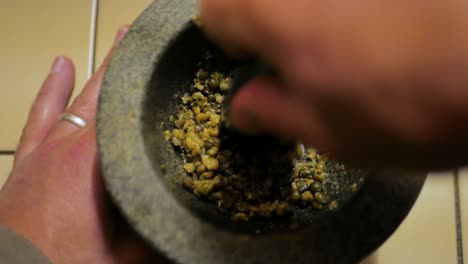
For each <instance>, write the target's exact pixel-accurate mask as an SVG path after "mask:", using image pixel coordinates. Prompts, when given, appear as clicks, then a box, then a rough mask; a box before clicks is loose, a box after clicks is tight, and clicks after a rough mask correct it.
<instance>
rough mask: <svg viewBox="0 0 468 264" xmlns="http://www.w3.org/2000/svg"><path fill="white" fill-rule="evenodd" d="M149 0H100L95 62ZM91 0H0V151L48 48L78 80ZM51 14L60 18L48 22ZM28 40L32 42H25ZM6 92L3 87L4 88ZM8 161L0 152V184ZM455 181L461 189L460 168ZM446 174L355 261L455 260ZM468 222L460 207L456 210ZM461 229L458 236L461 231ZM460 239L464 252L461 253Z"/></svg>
mask: <svg viewBox="0 0 468 264" xmlns="http://www.w3.org/2000/svg"><path fill="white" fill-rule="evenodd" d="M151 2H152V1H150V0H100V1H99V12H98V24H97V39H96V50H95V52H96V56H95V61H96V62H97V63H98V64H99V63H100V62H101V61H102V59H103V58H104V56H105V54H106V53H107V51H108V49H109V47H110V46H111V45H112V42H113V39H114V36H115V32H116V30H117V28H119V27H120V26H121V25H124V24H131V22H132V21H133V19H134V18H135V17H137V15H138V14H139V13H141V11H142V10H144V8H146V7H147V6H148V5H149V4H150V3H151ZM90 17H91V0H87V1H73V0H61V1H60V0H43V1H26V0H17V1H0V32H5V33H4V36H8V37H6V38H3V39H2V41H1V42H0V55H1V56H0V58H2V60H1V61H0V78H2V80H4V84H5V86H4V87H6V88H4V93H3V96H2V97H0V109H1V110H3V111H0V122H1V123H3V124H9V125H8V126H4V127H2V128H0V131H1V134H0V135H1V137H0V151H5V150H6V151H12V150H14V148H15V146H16V142H17V140H18V137H19V133H20V131H21V127H22V125H23V122H24V119H25V117H26V115H27V111H28V109H29V105H30V103H31V101H32V100H33V98H34V96H35V93H36V91H37V89H38V87H39V85H40V83H41V82H42V79H43V77H44V75H45V74H46V72H47V70H48V68H49V64H50V63H51V61H52V59H53V57H54V55H56V54H69V55H70V56H71V57H72V58H73V59H74V60H75V62H76V65H77V70H78V82H77V87H78V88H81V87H82V85H83V83H84V82H85V80H86V71H87V56H88V51H89V49H88V42H89V27H90ZM56 21H61V22H60V23H56ZM32 40H34V41H32ZM5 81H6V83H5ZM5 91H6V94H5ZM12 162H13V157H12V156H11V155H0V185H1V183H2V182H3V180H4V179H6V177H7V175H8V173H9V171H10V169H11V165H12ZM463 174H467V175H466V176H462V177H461V178H460V185H461V186H462V190H463V186H464V187H465V189H466V190H468V171H467V172H466V173H463ZM463 205H465V206H468V191H467V192H463V191H462V208H463ZM454 215H455V213H454V192H453V177H452V176H451V174H450V173H445V174H443V175H435V174H433V175H431V176H430V177H429V178H428V181H427V184H426V186H425V187H424V189H423V191H422V193H421V196H420V197H419V198H418V200H417V202H416V204H415V207H414V208H413V210H412V211H411V213H410V214H409V216H408V217H407V218H406V219H405V221H404V222H403V224H402V225H401V226H400V228H399V229H398V230H397V231H396V232H395V234H394V235H393V236H392V237H391V238H390V239H389V240H388V241H387V242H386V243H385V244H384V245H383V246H382V247H381V248H380V249H379V250H378V251H377V252H375V253H374V254H373V255H372V256H370V257H369V258H368V259H366V260H365V261H364V262H363V264H393V263H416V264H418V263H427V264H439V263H457V261H456V240H455V238H456V235H455V230H456V229H455V217H454ZM462 216H463V220H464V223H466V226H468V210H467V211H462ZM466 230H468V229H465V230H464V235H465V236H464V237H467V236H468V231H466ZM466 250H468V243H465V252H467V254H468V251H466Z"/></svg>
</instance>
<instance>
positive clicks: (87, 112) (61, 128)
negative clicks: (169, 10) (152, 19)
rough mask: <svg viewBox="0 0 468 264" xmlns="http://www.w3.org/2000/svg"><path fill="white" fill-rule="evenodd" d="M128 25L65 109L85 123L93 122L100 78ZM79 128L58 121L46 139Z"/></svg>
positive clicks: (120, 31)
mask: <svg viewBox="0 0 468 264" xmlns="http://www.w3.org/2000/svg"><path fill="white" fill-rule="evenodd" d="M128 30H129V27H128V26H124V27H122V28H121V29H120V30H119V31H118V33H117V35H116V38H115V42H114V46H113V47H112V49H111V50H110V51H109V53H108V54H107V56H106V58H105V59H104V62H103V63H102V65H101V66H100V67H99V69H98V71H97V72H96V73H95V74H94V75H93V77H92V78H91V79H90V80H89V81H88V83H87V84H86V86H85V87H84V89H83V91H82V92H81V93H80V94H79V95H78V96H77V97H76V99H75V100H74V101H73V103H72V105H71V106H70V107H69V108H68V109H67V111H66V112H67V113H70V114H73V115H76V116H78V117H80V118H82V119H83V120H84V121H85V122H86V123H87V124H90V123H93V122H94V120H95V118H96V109H97V103H98V97H99V90H100V87H101V83H102V79H103V76H104V73H105V71H106V68H107V65H108V64H109V61H110V59H111V57H112V54H113V52H114V50H115V48H116V46H117V44H118V43H119V42H120V40H121V39H122V38H123V37H124V36H125V34H126V33H127V32H128ZM78 129H80V127H79V126H77V125H75V124H72V123H71V122H65V121H63V120H62V121H59V122H57V123H56V125H55V126H54V128H53V129H52V131H51V133H50V135H49V136H48V137H47V140H48V141H52V140H54V139H57V138H60V137H63V136H66V135H69V134H71V133H73V132H75V131H77V130H78Z"/></svg>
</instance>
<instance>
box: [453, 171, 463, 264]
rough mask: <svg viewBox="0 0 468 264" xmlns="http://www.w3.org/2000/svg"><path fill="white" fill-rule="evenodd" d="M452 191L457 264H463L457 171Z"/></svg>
mask: <svg viewBox="0 0 468 264" xmlns="http://www.w3.org/2000/svg"><path fill="white" fill-rule="evenodd" d="M453 178H454V190H455V226H456V231H457V260H458V261H457V263H458V264H463V263H464V260H463V235H462V221H461V206H460V182H459V178H460V177H459V169H456V170H455V171H454V177H453Z"/></svg>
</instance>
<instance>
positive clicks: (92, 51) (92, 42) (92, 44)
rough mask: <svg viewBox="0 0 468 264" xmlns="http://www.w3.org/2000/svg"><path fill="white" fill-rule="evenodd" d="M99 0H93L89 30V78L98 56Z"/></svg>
mask: <svg viewBox="0 0 468 264" xmlns="http://www.w3.org/2000/svg"><path fill="white" fill-rule="evenodd" d="M98 10H99V0H91V27H90V30H89V57H88V79H90V78H91V76H93V73H94V69H95V56H96V31H97V30H96V27H97V19H98Z"/></svg>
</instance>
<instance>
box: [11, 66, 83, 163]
mask: <svg viewBox="0 0 468 264" xmlns="http://www.w3.org/2000/svg"><path fill="white" fill-rule="evenodd" d="M74 83H75V68H74V66H73V62H72V61H71V60H70V59H69V58H66V57H57V58H56V59H55V61H54V63H53V65H52V68H51V70H50V73H49V75H48V76H47V79H46V80H45V81H44V83H43V84H42V87H41V88H40V90H39V93H38V94H37V97H36V99H35V101H34V103H33V105H32V107H31V110H30V113H29V117H28V120H27V122H26V125H25V126H24V129H23V133H22V135H21V139H20V143H19V145H18V148H17V150H16V155H15V163H17V162H18V161H19V160H21V159H22V158H23V157H24V156H25V155H27V154H29V153H30V152H31V151H33V150H34V149H35V148H36V147H37V146H38V145H40V144H41V143H42V142H43V141H44V139H45V138H46V137H47V135H48V134H49V132H50V129H51V128H52V127H53V125H54V124H55V123H56V121H57V118H58V116H59V115H60V113H62V112H63V111H64V109H65V107H66V106H67V103H68V99H69V97H70V94H71V92H72V90H73V85H74Z"/></svg>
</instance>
